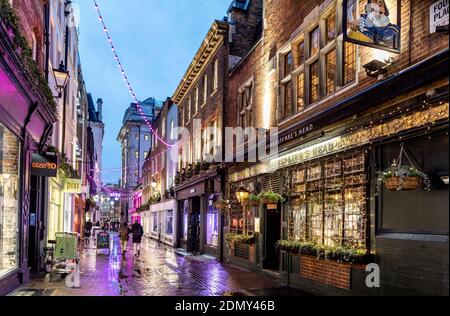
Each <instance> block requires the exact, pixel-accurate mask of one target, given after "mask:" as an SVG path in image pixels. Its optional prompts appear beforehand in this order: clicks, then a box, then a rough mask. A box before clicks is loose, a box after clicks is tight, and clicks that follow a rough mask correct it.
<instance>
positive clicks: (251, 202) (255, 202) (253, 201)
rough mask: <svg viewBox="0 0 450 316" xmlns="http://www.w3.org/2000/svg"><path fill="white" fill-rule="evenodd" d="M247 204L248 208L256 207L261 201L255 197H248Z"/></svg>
mask: <svg viewBox="0 0 450 316" xmlns="http://www.w3.org/2000/svg"><path fill="white" fill-rule="evenodd" d="M247 203H248V205H250V206H253V207H258V206H259V205H260V204H261V199H260V198H259V196H257V195H250V197H249V199H248V201H247Z"/></svg>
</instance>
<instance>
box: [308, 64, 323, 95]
mask: <svg viewBox="0 0 450 316" xmlns="http://www.w3.org/2000/svg"><path fill="white" fill-rule="evenodd" d="M309 74H310V75H309V78H310V81H311V82H310V86H309V96H310V103H314V102H317V101H319V82H320V78H319V61H316V62H314V63H313V64H311V66H310V68H309Z"/></svg>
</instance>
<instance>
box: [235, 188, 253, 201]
mask: <svg viewBox="0 0 450 316" xmlns="http://www.w3.org/2000/svg"><path fill="white" fill-rule="evenodd" d="M236 197H237V200H238V201H239V203H241V204H244V203H246V202H247V201H248V199H249V198H250V191H249V190H247V189H246V188H244V187H240V188H239V189H238V190H237V191H236Z"/></svg>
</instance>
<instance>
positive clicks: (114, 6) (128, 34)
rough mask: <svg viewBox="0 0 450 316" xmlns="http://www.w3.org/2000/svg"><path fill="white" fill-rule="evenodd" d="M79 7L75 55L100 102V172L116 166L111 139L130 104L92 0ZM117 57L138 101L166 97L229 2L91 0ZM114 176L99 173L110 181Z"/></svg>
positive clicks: (116, 152) (80, 1)
mask: <svg viewBox="0 0 450 316" xmlns="http://www.w3.org/2000/svg"><path fill="white" fill-rule="evenodd" d="M74 2H76V3H77V4H78V5H79V6H80V13H81V18H80V57H81V65H82V68H83V75H84V78H85V82H86V88H87V90H88V92H91V93H92V97H93V98H94V102H95V101H96V100H97V98H102V99H103V102H104V105H103V120H104V122H105V125H106V128H105V139H104V142H103V147H104V150H103V168H104V169H116V168H120V166H121V152H120V145H119V143H118V142H117V140H116V138H117V135H118V133H119V130H120V126H121V124H122V119H123V114H124V111H125V110H126V108H127V107H128V106H129V104H130V102H132V99H131V96H130V94H129V92H128V90H127V88H126V86H125V84H124V81H123V78H122V76H121V74H120V72H119V71H118V66H117V64H116V62H115V60H114V58H113V55H112V52H111V48H110V47H109V44H108V41H107V39H106V37H105V34H104V32H103V29H102V27H101V24H100V22H99V20H98V18H97V15H96V14H97V13H96V11H95V9H94V5H93V1H91V0H78V1H74ZM97 2H98V5H99V7H100V10H101V12H102V14H103V17H104V20H105V22H106V24H107V27H108V28H109V32H110V34H111V37H112V39H113V42H114V44H115V46H116V50H117V53H118V54H119V57H120V58H121V61H122V63H123V65H124V67H125V71H126V72H127V73H128V78H129V79H130V81H131V84H132V85H133V86H134V89H135V91H136V93H137V95H138V98H139V99H141V100H144V99H146V98H148V97H155V98H157V99H159V100H165V99H166V98H167V97H170V96H172V94H173V92H174V91H175V89H176V87H177V86H178V83H179V82H180V80H181V78H182V77H183V75H184V73H185V71H186V69H187V67H188V66H189V64H190V63H191V61H192V59H193V57H194V55H195V53H196V52H197V49H198V48H199V47H200V44H201V42H202V40H203V38H204V37H205V35H206V33H207V32H208V30H209V28H210V26H211V24H212V22H213V21H214V20H215V19H219V20H220V19H222V18H223V17H224V16H225V15H226V10H227V8H228V6H229V4H230V3H231V0H132V1H123V0H97ZM119 177H120V174H119V173H115V174H114V173H113V174H111V173H105V174H104V179H103V181H104V182H105V183H108V182H116V181H117V180H118V179H119Z"/></svg>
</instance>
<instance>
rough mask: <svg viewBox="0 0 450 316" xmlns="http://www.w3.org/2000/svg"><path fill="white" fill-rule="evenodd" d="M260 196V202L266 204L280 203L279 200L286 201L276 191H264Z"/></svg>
mask: <svg viewBox="0 0 450 316" xmlns="http://www.w3.org/2000/svg"><path fill="white" fill-rule="evenodd" d="M258 198H259V200H260V203H261V204H264V205H278V203H279V202H281V203H283V202H284V198H283V197H282V196H281V195H279V194H278V193H275V192H262V193H261V194H260V195H258Z"/></svg>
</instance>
